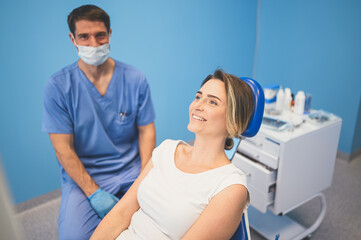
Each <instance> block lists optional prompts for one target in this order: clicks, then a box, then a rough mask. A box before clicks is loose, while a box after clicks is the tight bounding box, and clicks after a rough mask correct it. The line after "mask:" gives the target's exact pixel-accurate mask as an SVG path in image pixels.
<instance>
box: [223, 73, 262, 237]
mask: <svg viewBox="0 0 361 240" xmlns="http://www.w3.org/2000/svg"><path fill="white" fill-rule="evenodd" d="M241 79H242V80H243V81H244V82H246V83H247V84H248V85H249V86H250V88H251V89H252V92H253V95H254V103H255V108H254V112H253V114H252V117H251V119H250V120H249V122H248V125H247V128H246V130H245V131H244V132H243V133H242V135H241V136H240V137H239V138H234V139H233V142H234V143H235V144H234V146H233V148H232V149H231V150H230V151H232V154H231V157H230V159H231V160H232V158H233V156H234V153H235V152H236V151H237V147H238V145H239V143H240V142H241V140H242V139H243V138H246V137H253V136H255V135H256V134H257V132H258V130H259V128H260V127H261V123H262V118H263V111H264V101H265V100H264V93H263V89H262V87H261V85H260V84H259V83H258V82H256V81H255V80H253V79H251V78H243V77H241ZM236 143H237V144H236ZM227 156H230V155H229V154H227ZM248 239H251V235H250V231H249V224H248V215H247V211H245V212H244V213H243V215H242V221H241V224H240V225H239V227H238V228H237V230H236V232H235V233H234V235H233V236H232V238H231V240H248Z"/></svg>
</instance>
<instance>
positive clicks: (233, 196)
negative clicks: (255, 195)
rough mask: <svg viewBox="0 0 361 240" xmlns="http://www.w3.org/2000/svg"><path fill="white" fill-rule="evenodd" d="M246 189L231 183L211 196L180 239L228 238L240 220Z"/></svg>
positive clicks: (246, 194) (246, 193) (245, 199)
mask: <svg viewBox="0 0 361 240" xmlns="http://www.w3.org/2000/svg"><path fill="white" fill-rule="evenodd" d="M247 199H248V191H247V189H246V188H245V187H244V186H243V185H240V184H236V185H231V186H229V187H227V188H225V189H223V190H222V191H221V192H219V193H218V194H217V195H216V196H214V197H213V198H212V200H211V201H210V202H209V204H208V206H207V207H206V208H205V209H204V211H203V213H202V214H201V215H200V216H199V218H198V219H197V221H196V222H195V223H194V224H193V225H192V226H191V228H190V229H189V230H188V232H187V233H186V234H185V235H184V237H183V238H182V240H190V239H193V240H194V239H197V240H201V239H207V240H209V239H230V238H231V237H232V236H233V234H234V232H235V231H236V229H237V227H238V226H239V224H240V222H241V220H242V213H243V209H244V207H245V206H246V204H247Z"/></svg>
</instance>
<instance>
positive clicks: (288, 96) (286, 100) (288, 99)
mask: <svg viewBox="0 0 361 240" xmlns="http://www.w3.org/2000/svg"><path fill="white" fill-rule="evenodd" d="M291 104H292V92H291V89H289V88H285V95H284V97H283V109H285V110H288V111H291Z"/></svg>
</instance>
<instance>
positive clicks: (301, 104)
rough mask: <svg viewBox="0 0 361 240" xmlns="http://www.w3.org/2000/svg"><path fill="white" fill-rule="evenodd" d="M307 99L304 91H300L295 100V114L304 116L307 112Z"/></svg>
mask: <svg viewBox="0 0 361 240" xmlns="http://www.w3.org/2000/svg"><path fill="white" fill-rule="evenodd" d="M305 99H306V96H305V93H304V92H303V91H298V92H297V94H296V98H295V108H294V113H296V114H298V115H303V113H304V111H305Z"/></svg>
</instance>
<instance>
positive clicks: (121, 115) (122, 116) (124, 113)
mask: <svg viewBox="0 0 361 240" xmlns="http://www.w3.org/2000/svg"><path fill="white" fill-rule="evenodd" d="M119 116H120V120H121V121H123V120H124V118H125V117H126V116H127V113H126V112H121V113H119Z"/></svg>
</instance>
